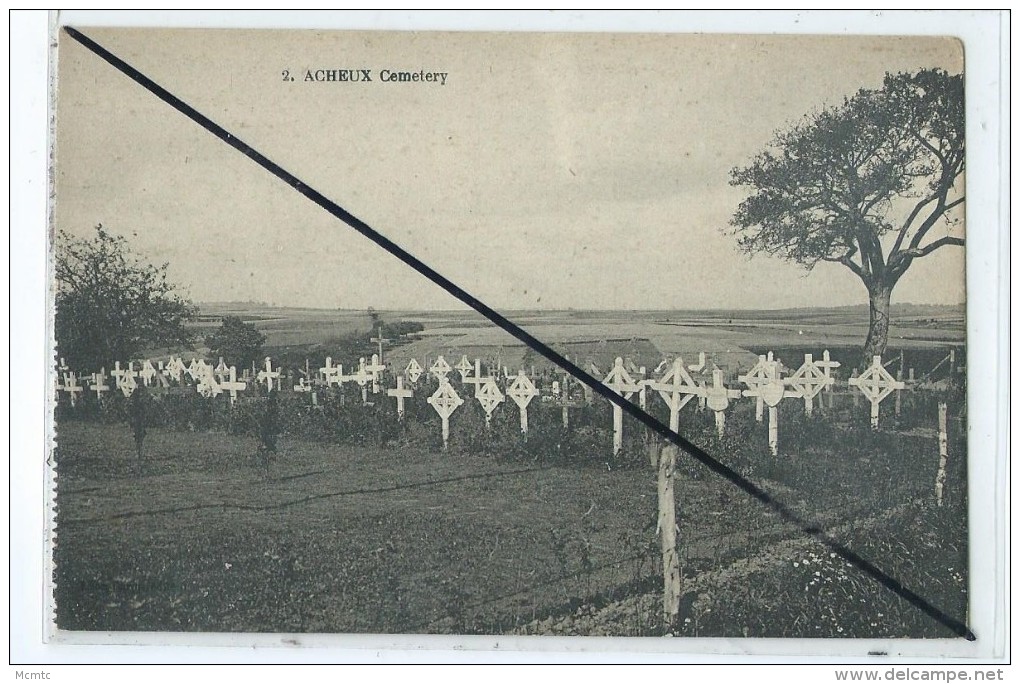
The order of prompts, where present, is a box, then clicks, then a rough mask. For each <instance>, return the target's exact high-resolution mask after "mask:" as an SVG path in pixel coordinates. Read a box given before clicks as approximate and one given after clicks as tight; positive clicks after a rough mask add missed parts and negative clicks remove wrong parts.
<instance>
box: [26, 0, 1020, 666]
mask: <svg viewBox="0 0 1020 684" xmlns="http://www.w3.org/2000/svg"><path fill="white" fill-rule="evenodd" d="M58 21H59V23H60V24H61V25H64V24H69V25H75V26H79V27H84V26H90V25H91V26H100V25H102V26H203V27H224V28H226V27H235V28H241V27H244V28H336V29H383V30H385V29H390V30H411V29H414V30H439V29H442V30H501V31H506V30H512V31H599V32H601V31H624V32H631V31H634V32H637V31H646V32H684V33H688V32H711V33H716V32H718V33H723V32H726V33H734V32H738V33H789V34H793V33H808V34H812V33H813V34H819V33H823V34H857V33H868V34H878V35H955V36H958V37H960V38H961V40H963V42H964V46H965V60H966V67H965V68H966V84H967V89H968V109H967V144H968V153H969V159H968V175H967V182H968V186H969V187H968V188H967V195H968V202H967V212H968V213H967V230H968V246H967V288H968V290H967V292H968V298H967V301H968V312H967V314H968V326H967V334H968V365H969V374H970V378H969V385H968V386H969V388H971V396H970V400H969V410H968V415H969V423H970V425H969V428H970V431H971V442H970V448H969V453H970V462H969V466H970V500H971V530H972V535H971V539H972V544H971V552H970V553H971V584H972V586H971V601H972V607H973V613H972V615H971V619H970V622H971V625H972V628H973V629H974V630H975V632H976V633H977V634H978V635H979V637H980V639H979V641H978V642H976V643H973V644H969V643H967V642H964V641H962V640H960V641H934V642H933V641H906V640H904V641H897V640H824V641H822V640H736V639H734V640H730V639H695V640H682V641H681V640H665V639H663V640H660V639H644V640H635V639H592V638H582V637H575V638H566V637H541V638H523V637H521V638H513V637H492V638H489V637H467V638H466V637H438V636H437V637H431V636H425V637H421V636H413V637H395V636H367V635H350V636H348V635H339V636H328V635H301V636H300V637H299V642H300V643H301V645H302V646H307V647H308V648H295V647H293V646H286V647H284V646H283V642H282V639H283V638H293V635H246V634H235V635H230V634H207V635H194V634H187V635H178V634H152V633H117V634H101V633H92V634H88V635H85V636H78V635H73V634H68V633H63V634H62V635H61V636H60V637H59V638H58V639H56V640H53V641H51V642H49V643H44V641H43V638H44V634H45V629H44V619H43V615H44V610H45V606H46V605H47V603H46V601H45V597H44V588H43V585H42V584H41V581H40V580H41V578H42V577H43V572H44V571H45V568H46V566H45V565H44V563H43V559H44V558H47V557H48V548H47V543H46V539H45V537H44V535H43V534H41V530H43V529H44V525H45V520H44V516H43V511H42V510H41V506H40V505H39V502H41V501H43V500H45V493H44V477H42V476H41V475H42V474H43V473H44V472H45V467H44V466H45V464H43V463H42V459H41V454H42V448H41V447H42V445H43V443H44V436H45V424H44V415H45V408H44V407H45V400H44V395H45V393H44V387H43V386H42V383H40V382H39V378H40V377H41V376H42V375H43V374H44V373H45V371H44V369H45V368H47V348H48V342H47V340H48V339H49V333H48V332H47V331H46V330H45V325H44V321H45V318H44V312H45V301H46V298H45V287H46V286H45V283H46V282H47V278H46V270H45V269H46V259H45V250H46V243H45V240H44V236H45V235H46V231H47V227H46V217H47V194H48V184H47V161H48V149H49V148H48V141H47V125H46V122H47V121H48V120H49V112H48V109H47V104H48V92H47V63H46V59H47V51H46V48H45V46H46V44H47V42H48V41H49V40H50V39H51V36H50V35H49V34H48V31H47V16H46V14H45V13H42V14H41V16H40V13H31V14H28V13H15V14H13V15H12V17H11V26H12V29H11V59H12V60H13V61H12V69H11V112H10V115H11V131H12V135H11V167H10V168H11V170H12V175H11V186H10V187H11V243H10V247H11V255H10V257H11V259H10V263H11V284H12V286H14V285H16V288H17V289H16V292H17V296H16V297H12V299H11V324H12V329H13V330H17V331H18V335H17V337H16V338H11V344H12V347H11V350H10V352H11V358H12V359H18V362H17V363H12V364H11V387H12V388H18V397H17V401H16V402H15V401H12V403H11V407H10V409H11V413H10V417H11V425H12V429H11V482H10V486H11V501H10V503H11V513H12V518H11V557H10V573H11V574H10V581H11V606H10V609H11V625H12V632H11V657H12V662H26V663H59V662H72V663H83V662H106V663H109V662H137V663H147V662H171V663H172V662H188V663H219V662H229V663H233V662H245V663H254V662H293V663H304V662H344V661H353V662H365V661H377V662H418V661H428V662H448V661H456V662H507V661H510V662H514V661H516V662H536V661H539V662H660V663H662V662H677V661H682V662H770V661H771V662H804V663H811V662H815V663H828V662H862V663H870V664H882V665H885V664H889V663H891V662H910V661H921V662H929V661H932V660H933V659H939V660H940V661H942V662H951V661H955V662H960V663H963V664H967V663H974V662H986V661H992V660H999V659H1001V658H1002V657H1004V656H1005V657H1008V651H1006V650H1005V646H1006V644H1007V643H1008V642H1007V638H1008V628H1009V625H1008V615H1007V614H1006V612H1005V611H1006V606H1007V605H1008V604H1007V601H1008V590H1009V585H1008V577H1007V576H1006V573H1008V571H1009V567H1010V565H1009V558H1007V556H1006V550H1007V548H1008V547H1007V545H1006V544H1007V535H1008V533H1009V519H1008V517H1007V516H1006V511H1007V506H1008V501H1007V495H1008V491H1009V480H1008V477H1009V468H1008V459H1007V458H1006V455H1007V453H1008V451H1007V446H1008V433H1007V430H1006V425H1007V423H1006V410H1007V405H1008V404H1007V396H1008V395H1007V390H1008V384H1007V378H1006V377H1004V371H1005V369H1006V368H1007V366H1008V359H1009V357H1008V348H1007V344H1008V330H1007V329H1006V325H1007V321H1008V311H1007V306H1008V301H1009V300H1008V294H1007V293H1006V287H1007V285H1006V283H1007V282H1008V270H1007V269H1008V258H1009V235H1008V210H1009V205H1008V197H1009V195H1008V193H1007V191H1008V182H1009V177H1008V150H1007V149H1006V142H1005V140H1006V139H1007V137H1008V136H1007V132H1008V119H1007V118H1006V111H1007V109H1006V108H1007V106H1008V104H1007V100H1006V99H1005V96H1004V95H1003V92H1002V89H1005V88H1008V61H1007V60H1008V43H1007V41H1008V35H1009V17H1008V16H1007V15H1003V14H1000V13H997V12H987V11H982V12H978V11H971V12H818V13H814V12H773V11H756V12H739V13H735V12H672V11H671V12H665V11H663V12H658V11H657V12H647V13H641V12H588V11H585V12H580V11H564V12H539V11H530V12H506V11H504V12H417V11H400V12H392V13H386V12H382V11H361V12H309V13H300V12H240V13H239V12H223V11H216V12H198V13H196V12H194V11H182V12H135V11H131V12H82V11H68V12H65V13H63V14H62V15H61V16H60V17H59V20H58ZM977 388H984V390H983V391H981V392H978V391H977ZM9 398H10V397H9ZM990 492H994V496H989V493H990ZM990 561H992V562H990ZM86 641H87V642H88V643H89V645H84V644H85V642H86ZM127 644H130V645H131V646H129V647H128V646H125V645H127ZM237 647H243V648H237ZM875 650H880V651H885V652H887V653H889V657H888V658H886V659H883V660H882V661H881V662H879V663H876V662H875V660H874V659H873V658H870V659H869V658H867V657H866V655H865V654H867V653H868V652H869V651H875ZM975 659H976V660H975Z"/></svg>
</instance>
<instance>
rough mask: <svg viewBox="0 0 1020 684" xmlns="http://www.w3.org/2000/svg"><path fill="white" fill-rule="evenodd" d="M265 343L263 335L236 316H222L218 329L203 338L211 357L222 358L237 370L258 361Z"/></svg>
mask: <svg viewBox="0 0 1020 684" xmlns="http://www.w3.org/2000/svg"><path fill="white" fill-rule="evenodd" d="M265 342H266V336H265V335H263V334H262V333H260V332H259V331H258V330H257V329H256V328H255V326H254V325H253V324H251V323H245V322H244V321H242V320H241V319H240V318H239V317H237V316H224V317H223V324H222V325H221V326H220V328H219V329H218V330H216V331H215V332H214V333H213V334H211V335H209V336H208V337H206V338H205V343H206V345H207V346H208V347H209V350H210V352H209V353H210V354H211V355H212V356H214V357H215V356H222V357H223V359H224V361H225V362H226V363H227V364H229V365H232V366H237V367H238V368H247V367H248V366H250V365H251V364H252V362H253V361H260V360H261V359H262V345H263V344H265Z"/></svg>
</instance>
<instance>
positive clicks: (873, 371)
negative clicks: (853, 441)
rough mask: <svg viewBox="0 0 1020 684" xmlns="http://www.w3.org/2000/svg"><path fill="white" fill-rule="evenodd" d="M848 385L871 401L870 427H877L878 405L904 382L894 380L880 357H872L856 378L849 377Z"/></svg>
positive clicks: (901, 386) (902, 386)
mask: <svg viewBox="0 0 1020 684" xmlns="http://www.w3.org/2000/svg"><path fill="white" fill-rule="evenodd" d="M848 382H849V384H850V385H852V386H853V387H856V388H857V389H859V390H860V391H861V394H863V395H864V397H865V398H866V399H867V400H868V401H870V402H871V427H872V428H874V429H876V430H877V429H878V405H879V404H881V403H882V400H883V399H885V398H886V397H888V396H889V395H890V394H892V392H893V391H894V390H898V389H903V388H904V387H905V385H904V383H903V382H902V381H900V380H896V378H894V377H893V376H892V375H890V374H889V371H887V370H886V369H885V366H883V365H882V357H881V356H875V357H872V360H871V365H870V366H868V367H867V368H865V369H864V372H863V373H861V374H860V375H859V376H857V377H856V378H850V380H849V381H848Z"/></svg>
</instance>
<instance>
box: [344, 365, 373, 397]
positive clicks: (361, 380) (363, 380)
mask: <svg viewBox="0 0 1020 684" xmlns="http://www.w3.org/2000/svg"><path fill="white" fill-rule="evenodd" d="M372 378H373V376H372V374H371V373H369V372H368V369H367V368H366V367H365V357H361V358H360V359H358V371H357V372H356V373H354V374H353V375H348V376H347V379H348V380H353V381H354V382H356V383H358V386H359V387H361V403H362V404H367V403H368V382H369V381H370V380H371V379H372Z"/></svg>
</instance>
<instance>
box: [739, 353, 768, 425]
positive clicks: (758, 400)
mask: <svg viewBox="0 0 1020 684" xmlns="http://www.w3.org/2000/svg"><path fill="white" fill-rule="evenodd" d="M771 361H772V352H769V356H768V357H767V358H766V357H765V356H759V357H758V362H757V363H756V364H754V366H752V367H751V370H749V371H748V372H747V375H740V376H738V377H737V380H738V381H740V382H742V383H744V384H745V385H747V387H748V390H749V391H755V390H757V389H758V387H760V386H761V385H764V384H767V383H768V382H769V375H768V374H769V371H768V367H767V365H766V364H768V363H771ZM744 396H754V397H755V406H754V419H755V420H756V421H758V422H759V423H760V422H761V421H762V418H763V414H764V408H765V401H764V400H763V398H762V396H761V394H760V393H759V394H754V395H750V394H746V395H744Z"/></svg>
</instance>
